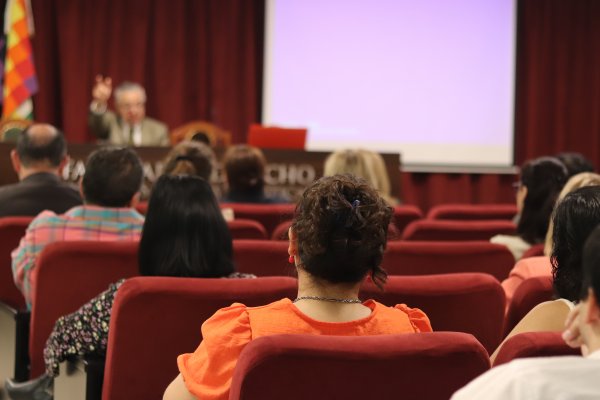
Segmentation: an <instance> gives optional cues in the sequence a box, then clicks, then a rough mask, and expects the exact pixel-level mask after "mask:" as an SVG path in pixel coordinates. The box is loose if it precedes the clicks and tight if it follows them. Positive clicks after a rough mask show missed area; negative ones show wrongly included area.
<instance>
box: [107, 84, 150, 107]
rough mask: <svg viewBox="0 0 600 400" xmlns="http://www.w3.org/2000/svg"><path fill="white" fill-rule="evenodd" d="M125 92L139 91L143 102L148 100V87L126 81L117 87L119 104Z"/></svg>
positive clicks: (116, 97)
mask: <svg viewBox="0 0 600 400" xmlns="http://www.w3.org/2000/svg"><path fill="white" fill-rule="evenodd" d="M125 92H139V93H140V95H141V100H142V102H144V103H145V102H146V89H144V87H143V86H142V85H140V84H139V83H135V82H129V81H124V82H122V83H121V84H120V85H119V86H117V87H116V88H115V101H116V102H117V104H119V103H120V102H121V97H122V95H123V93H125Z"/></svg>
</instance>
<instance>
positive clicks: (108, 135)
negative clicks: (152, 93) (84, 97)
mask: <svg viewBox="0 0 600 400" xmlns="http://www.w3.org/2000/svg"><path fill="white" fill-rule="evenodd" d="M111 93H112V79H111V78H109V77H106V78H105V77H103V76H101V75H98V76H97V77H96V84H95V86H94V88H93V90H92V96H93V100H92V104H91V105H90V114H89V120H88V122H89V126H90V129H91V130H92V132H93V133H94V135H96V136H97V137H98V138H99V139H101V140H106V141H108V142H109V143H112V144H117V145H124V146H168V145H169V135H168V133H167V126H166V125H165V124H163V123H162V122H160V121H157V120H155V119H152V118H148V117H146V91H145V90H144V88H143V87H142V86H141V85H139V84H137V83H133V82H123V83H121V84H120V85H119V86H118V87H117V88H116V89H115V106H116V109H117V113H116V114H115V113H114V112H112V111H107V108H108V99H110V96H111Z"/></svg>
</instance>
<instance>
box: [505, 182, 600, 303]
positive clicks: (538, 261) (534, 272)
mask: <svg viewBox="0 0 600 400" xmlns="http://www.w3.org/2000/svg"><path fill="white" fill-rule="evenodd" d="M598 185H600V175H598V174H594V173H591V172H582V173H580V174H577V175H574V176H572V177H571V178H570V179H569V180H568V181H567V183H566V184H565V186H564V187H563V189H562V190H561V192H560V194H559V195H558V198H557V200H556V206H558V204H560V202H561V201H562V200H563V199H564V198H565V196H566V195H567V194H569V193H571V192H573V191H574V190H576V189H579V188H581V187H585V186H598ZM556 206H555V207H556ZM553 219H554V218H551V219H550V223H549V225H548V232H547V233H546V240H545V245H544V246H545V248H544V253H545V256H543V257H529V258H523V259H521V260H519V261H518V262H517V264H516V265H515V266H514V268H513V269H512V270H511V271H510V274H509V276H508V278H506V279H505V280H504V281H503V282H502V287H503V288H504V293H505V294H506V306H507V308H508V305H509V304H510V301H511V299H512V297H513V295H514V293H515V291H516V290H517V288H518V287H519V285H520V284H521V283H522V282H523V281H524V280H526V279H528V278H532V277H535V276H548V277H550V276H552V265H551V263H550V256H551V255H552V232H553V230H554V221H553ZM599 222H600V221H599ZM584 223H585V222H584Z"/></svg>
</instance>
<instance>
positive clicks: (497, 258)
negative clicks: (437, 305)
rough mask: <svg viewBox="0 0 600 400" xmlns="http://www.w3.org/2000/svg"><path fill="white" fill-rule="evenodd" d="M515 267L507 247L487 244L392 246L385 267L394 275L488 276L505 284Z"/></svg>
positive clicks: (407, 243)
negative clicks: (482, 273)
mask: <svg viewBox="0 0 600 400" xmlns="http://www.w3.org/2000/svg"><path fill="white" fill-rule="evenodd" d="M514 263H515V259H514V257H513V255H512V253H511V252H510V251H509V250H508V249H507V248H506V246H503V245H500V244H494V243H490V242H485V241H469V242H433V241H432V242H427V241H425V242H417V241H415V242H413V241H397V242H388V244H387V249H386V252H385V254H384V256H383V264H382V266H383V268H384V269H385V270H386V271H387V273H388V274H390V275H430V274H447V273H455V272H485V273H488V274H490V275H493V276H494V277H496V279H498V280H499V281H502V280H504V279H506V278H507V277H508V274H509V273H510V270H511V269H512V267H513V266H514Z"/></svg>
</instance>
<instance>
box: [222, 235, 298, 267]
mask: <svg viewBox="0 0 600 400" xmlns="http://www.w3.org/2000/svg"><path fill="white" fill-rule="evenodd" d="M288 245H289V244H288V242H285V241H281V240H244V239H240V240H234V241H233V259H234V263H235V267H236V271H238V272H243V273H247V274H254V275H256V276H295V274H296V271H295V268H294V266H293V265H291V264H289V263H288V258H289V255H288Z"/></svg>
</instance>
